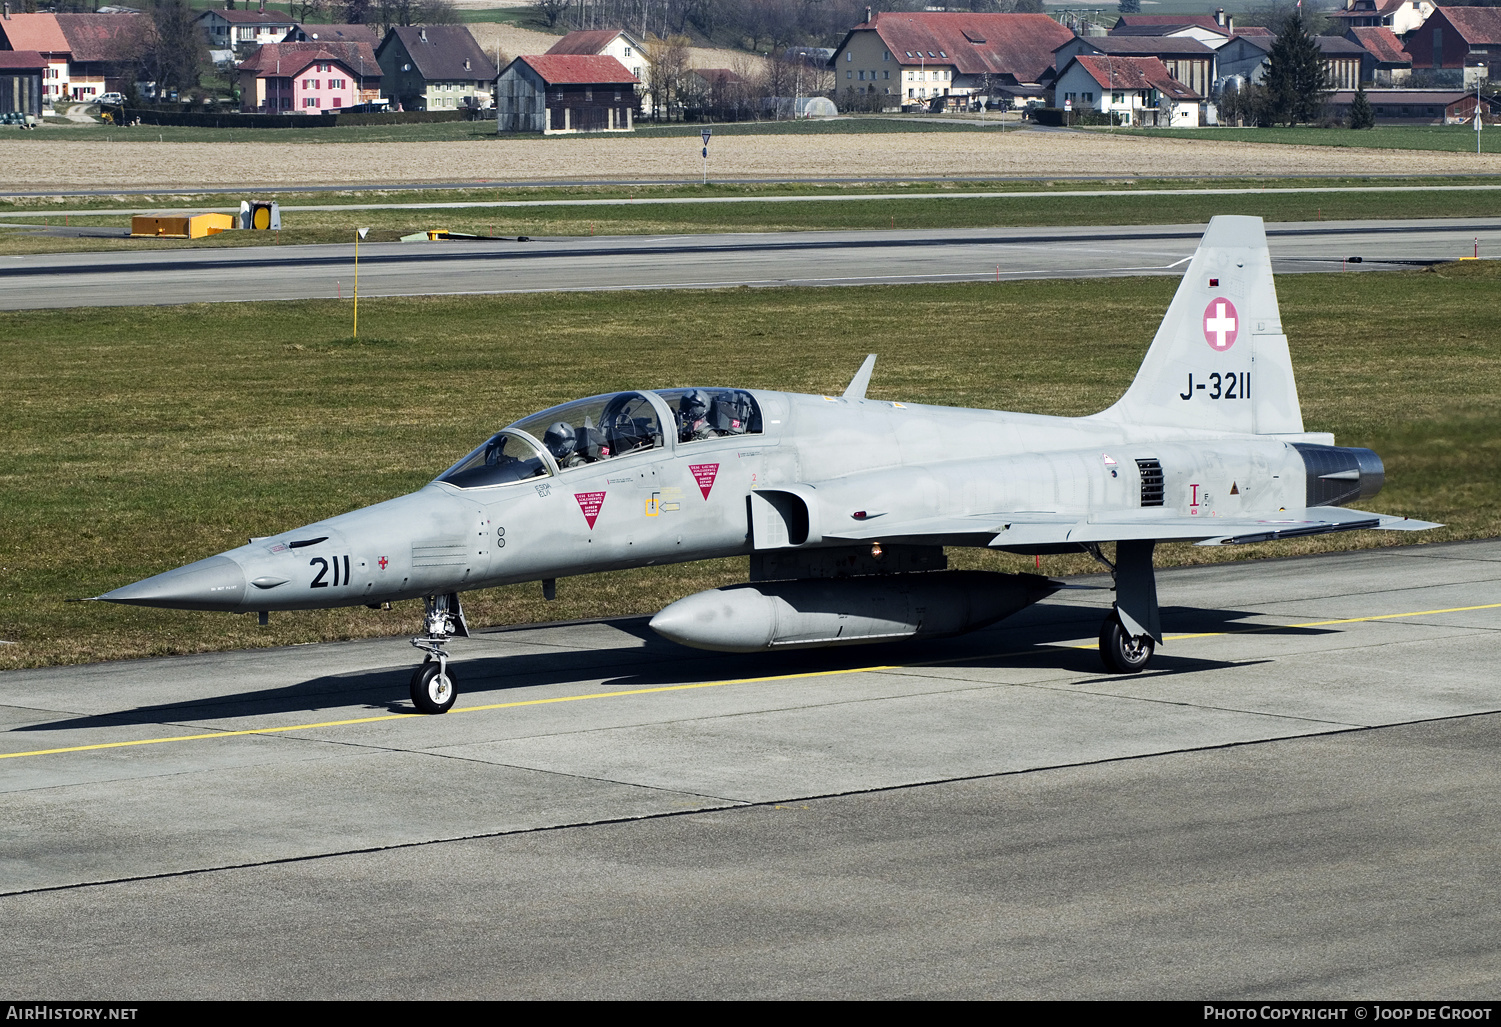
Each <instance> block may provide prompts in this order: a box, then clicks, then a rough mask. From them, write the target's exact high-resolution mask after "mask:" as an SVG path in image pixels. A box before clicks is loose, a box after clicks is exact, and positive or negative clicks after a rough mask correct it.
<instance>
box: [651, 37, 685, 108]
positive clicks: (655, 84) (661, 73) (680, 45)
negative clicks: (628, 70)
mask: <svg viewBox="0 0 1501 1027" xmlns="http://www.w3.org/2000/svg"><path fill="white" fill-rule="evenodd" d="M692 42H693V40H691V39H689V38H688V37H687V36H669V37H667V38H666V39H658V38H657V37H655V36H653V37H652V38H650V39H648V40H647V41H646V42H645V43H644V44H642V49H644V50H645V51H646V59H647V61H649V62H650V64H651V69H650V73H649V74H648V75H647V79H648V85H649V87H650V89H651V95H652V108H653V109H652V117H653V118H657V117H659V116H660V115H661V113H662V112H664V111H665V112H666V115H667V119H668V120H669V121H671V120H672V108H673V107H674V106H675V105H676V104H677V102H678V91H679V90H680V89H681V87H682V82H683V76H684V75H685V74H686V73H687V71H688V47H689V46H690V45H691V44H692Z"/></svg>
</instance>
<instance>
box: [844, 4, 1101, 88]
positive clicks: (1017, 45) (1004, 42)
mask: <svg viewBox="0 0 1501 1027" xmlns="http://www.w3.org/2000/svg"><path fill="white" fill-rule="evenodd" d="M872 30H873V31H874V32H875V33H876V34H877V35H878V36H880V38H881V41H882V42H883V43H884V44H885V45H886V49H888V50H890V51H891V56H892V58H893V59H894V60H896V61H897V62H898V63H899V64H904V65H905V64H911V65H913V66H916V65H918V64H919V63H927V64H932V63H935V62H936V63H946V64H952V65H953V66H954V67H955V69H956V70H957V71H958V72H959V74H961V75H984V74H991V75H1010V76H1012V77H1013V78H1014V79H1016V81H1018V82H1037V81H1040V80H1041V79H1042V76H1043V75H1044V74H1045V73H1046V72H1047V70H1048V69H1049V68H1050V67H1052V64H1053V50H1054V49H1055V48H1057V47H1059V46H1062V45H1063V44H1064V43H1066V42H1068V41H1069V40H1070V39H1072V38H1073V37H1074V34H1073V32H1071V31H1070V30H1068V29H1066V28H1064V27H1063V26H1062V25H1060V24H1058V23H1057V22H1056V21H1054V20H1053V19H1052V18H1049V17H1048V16H1047V15H1046V14H963V13H931V12H926V11H887V12H883V13H881V14H878V15H876V16H875V17H874V18H872V19H871V21H869V22H861V23H860V24H857V25H856V26H855V27H854V28H852V29H850V31H849V33H848V34H847V35H846V36H845V37H844V41H843V42H841V43H840V44H839V47H838V49H837V50H835V51H834V53H835V56H836V57H837V56H838V54H839V52H840V51H842V50H844V48H845V47H847V46H848V45H849V42H850V39H851V38H853V36H854V34H855V33H856V32H863V31H872ZM919 55H921V56H920V57H919Z"/></svg>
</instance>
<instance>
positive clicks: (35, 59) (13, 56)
mask: <svg viewBox="0 0 1501 1027" xmlns="http://www.w3.org/2000/svg"><path fill="white" fill-rule="evenodd" d="M46 67H47V58H45V57H43V56H42V55H41V54H39V53H37V52H36V51H35V50H0V68H4V69H5V70H6V71H41V70H42V69H44V68H46Z"/></svg>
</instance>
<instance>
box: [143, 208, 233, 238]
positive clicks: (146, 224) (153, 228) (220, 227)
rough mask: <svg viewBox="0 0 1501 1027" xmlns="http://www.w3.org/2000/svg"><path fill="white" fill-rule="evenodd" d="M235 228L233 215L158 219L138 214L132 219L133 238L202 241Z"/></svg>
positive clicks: (198, 215) (203, 215) (197, 215)
mask: <svg viewBox="0 0 1501 1027" xmlns="http://www.w3.org/2000/svg"><path fill="white" fill-rule="evenodd" d="M234 227H235V219H234V216H233V215H232V214H195V215H193V216H192V217H156V216H154V215H141V214H138V215H136V216H135V217H133V218H131V219H130V235H131V238H147V239H202V238H203V237H204V236H209V235H218V234H219V233H220V232H227V231H229V230H230V229H232V228H234Z"/></svg>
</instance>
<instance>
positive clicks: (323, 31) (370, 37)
mask: <svg viewBox="0 0 1501 1027" xmlns="http://www.w3.org/2000/svg"><path fill="white" fill-rule="evenodd" d="M281 41H282V42H283V43H369V44H370V52H371V53H374V52H375V48H376V47H377V46H380V33H379V32H377V31H375V27H374V26H373V25H304V24H297V25H293V26H292V27H291V28H290V29H288V30H287V34H286V35H285V36H283V37H282V39H281Z"/></svg>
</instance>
